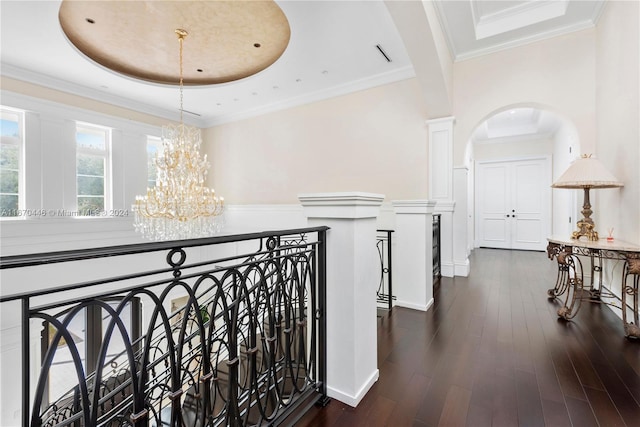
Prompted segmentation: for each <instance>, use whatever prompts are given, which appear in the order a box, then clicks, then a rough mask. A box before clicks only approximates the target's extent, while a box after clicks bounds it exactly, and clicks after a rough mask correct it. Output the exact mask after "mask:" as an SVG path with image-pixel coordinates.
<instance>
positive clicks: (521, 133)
mask: <svg viewBox="0 0 640 427" xmlns="http://www.w3.org/2000/svg"><path fill="white" fill-rule="evenodd" d="M560 126H562V121H561V119H560V118H559V117H558V116H557V115H555V114H554V113H551V112H549V111H543V110H538V109H536V108H514V109H511V110H507V111H503V112H501V113H498V114H495V115H493V116H491V117H489V118H488V119H487V120H486V121H484V122H483V123H482V124H480V126H478V127H477V128H476V130H475V132H474V133H473V135H472V137H471V139H472V141H473V142H474V143H480V144H483V143H499V142H515V141H531V140H541V139H546V138H551V137H552V136H553V135H554V134H555V132H556V131H557V130H558V129H559V128H560Z"/></svg>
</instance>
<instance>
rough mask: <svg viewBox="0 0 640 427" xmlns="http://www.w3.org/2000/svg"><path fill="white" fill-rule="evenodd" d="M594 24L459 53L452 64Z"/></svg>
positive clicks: (566, 28)
mask: <svg viewBox="0 0 640 427" xmlns="http://www.w3.org/2000/svg"><path fill="white" fill-rule="evenodd" d="M594 27H595V24H594V22H593V21H592V20H590V19H589V20H586V21H582V22H577V23H575V24H572V25H567V26H565V27H561V28H555V29H553V30H550V31H545V32H542V33H538V34H535V35H532V36H528V37H521V38H518V39H513V40H509V41H507V42H504V43H501V44H497V45H494V46H489V47H487V48H482V49H476V50H473V51H470V52H465V53H461V54H459V55H455V56H454V62H460V61H466V60H467V59H473V58H477V57H479V56H483V55H488V54H490V53H495V52H500V51H502V50H507V49H511V48H513V47H518V46H524V45H526V44H529V43H534V42H537V41H541V40H546V39H550V38H553V37H557V36H561V35H564V34H569V33H573V32H576V31H582V30H586V29H589V28H594Z"/></svg>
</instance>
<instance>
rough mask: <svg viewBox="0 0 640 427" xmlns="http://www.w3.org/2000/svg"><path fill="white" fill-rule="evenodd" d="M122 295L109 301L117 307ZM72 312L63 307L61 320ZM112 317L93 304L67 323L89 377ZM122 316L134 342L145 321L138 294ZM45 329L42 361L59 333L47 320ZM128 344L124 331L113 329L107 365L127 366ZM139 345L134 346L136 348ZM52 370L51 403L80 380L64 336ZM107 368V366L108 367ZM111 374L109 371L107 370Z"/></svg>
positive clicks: (95, 365)
mask: <svg viewBox="0 0 640 427" xmlns="http://www.w3.org/2000/svg"><path fill="white" fill-rule="evenodd" d="M120 301H121V300H120V299H118V298H117V297H114V298H112V299H111V300H110V301H108V304H109V305H110V306H111V308H113V309H114V310H115V309H117V308H118V306H119V305H120ZM68 314H69V311H68V310H67V311H63V312H62V313H60V314H58V315H57V316H56V317H57V319H58V320H60V321H61V322H62V321H63V320H64V319H65V318H66V316H67V315H68ZM111 320H112V318H111V315H110V314H109V313H108V312H107V311H106V310H102V309H101V308H100V307H98V306H95V305H91V306H89V307H86V308H84V309H82V310H80V311H79V312H78V313H76V314H75V316H74V317H73V318H72V320H71V321H70V322H69V324H68V325H67V327H66V330H67V331H68V332H69V334H70V335H71V337H72V338H73V342H74V345H75V347H76V348H77V350H78V353H79V355H80V360H81V363H82V368H83V370H84V372H85V375H86V376H87V377H88V376H89V375H90V374H91V373H93V372H95V370H96V367H97V362H98V355H99V353H100V349H101V345H102V343H103V341H104V338H105V330H106V329H107V327H108V326H109V323H110V322H111ZM120 320H122V322H123V323H124V326H125V328H126V330H127V334H128V335H129V337H130V339H131V341H132V342H135V341H136V340H137V339H138V338H139V337H140V334H141V325H142V304H141V302H140V299H139V298H133V299H132V300H131V301H129V302H127V304H126V305H125V307H124V309H123V310H122V311H121V312H120ZM42 325H43V333H42V338H41V339H42V341H41V344H42V362H44V356H45V354H46V353H47V350H48V349H49V346H50V345H51V340H52V339H53V337H54V336H55V334H56V328H55V327H54V325H53V324H51V323H49V322H47V321H44V322H43V323H42ZM125 350H126V346H125V343H124V341H123V339H122V335H121V334H120V333H119V332H118V329H117V328H116V329H114V332H113V333H112V335H111V338H110V340H109V344H108V347H107V356H106V358H105V362H106V364H105V366H108V367H110V368H113V367H114V366H120V367H125V368H126V367H128V360H127V354H126V352H125ZM135 350H136V348H134V351H135ZM50 366H51V368H50V371H49V383H48V387H47V395H48V400H49V402H50V403H53V402H56V401H58V400H60V399H63V400H64V398H63V396H65V395H66V394H67V393H69V391H73V389H74V387H76V385H77V384H78V377H77V374H76V366H75V364H74V362H73V358H72V355H71V350H70V349H69V345H68V344H67V342H65V340H64V339H61V340H60V341H59V342H58V346H57V348H56V350H55V356H54V358H53V360H52V362H51V365H50ZM107 372H108V370H107ZM104 376H105V377H108V376H109V375H108V374H104Z"/></svg>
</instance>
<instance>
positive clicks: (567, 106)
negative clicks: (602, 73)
mask: <svg viewBox="0 0 640 427" xmlns="http://www.w3.org/2000/svg"><path fill="white" fill-rule="evenodd" d="M595 79H596V75H595V30H594V29H589V30H583V31H579V32H575V33H571V34H567V35H563V36H559V37H554V38H552V39H548V40H543V41H539V42H536V43H531V44H528V45H525V46H521V47H517V48H513V49H507V50H504V51H500V52H496V53H492V54H489V55H485V56H481V57H478V58H473V59H468V60H465V61H460V62H456V63H455V64H454V98H453V99H454V116H455V118H456V126H455V136H454V138H455V139H454V165H460V164H462V163H463V162H464V154H465V149H466V146H467V143H468V142H469V140H470V137H471V135H472V133H473V131H474V130H475V128H476V126H478V125H479V124H480V123H482V122H483V121H484V120H486V119H487V118H488V117H489V116H491V115H493V114H495V113H497V112H501V111H504V110H506V109H508V108H515V107H518V106H532V107H538V108H540V109H543V110H550V111H552V112H554V113H556V114H558V115H560V116H561V117H564V118H565V119H567V120H569V121H570V122H572V123H573V124H574V125H575V126H576V128H577V130H578V135H579V137H580V142H581V144H582V146H583V148H584V149H591V150H593V147H595V134H596V124H595V121H596V120H595V91H594V88H595V84H596V80H595Z"/></svg>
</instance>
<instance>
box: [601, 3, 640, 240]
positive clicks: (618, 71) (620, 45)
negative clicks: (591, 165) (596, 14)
mask: <svg viewBox="0 0 640 427" xmlns="http://www.w3.org/2000/svg"><path fill="white" fill-rule="evenodd" d="M596 46H597V50H596V53H597V56H596V59H597V61H596V64H597V68H596V72H597V76H598V82H597V83H598V84H597V86H596V96H597V101H598V102H597V142H596V150H595V151H594V152H595V154H597V157H598V158H599V159H600V160H601V161H602V162H603V163H604V165H605V166H606V167H608V168H609V170H610V171H611V172H612V173H613V174H614V175H615V176H616V177H617V178H618V179H619V180H620V181H622V182H623V183H624V185H625V186H624V188H622V189H619V190H595V191H592V192H591V193H592V194H594V199H595V203H594V201H593V200H592V205H594V206H595V208H594V209H593V210H594V215H593V218H594V221H595V223H596V225H597V227H598V230H599V232H600V233H601V234H603V233H605V232H606V230H607V229H608V228H609V227H614V228H615V235H616V237H617V238H619V239H623V240H627V241H630V242H635V243H640V168H639V167H638V165H639V164H640V77H639V76H640V59H639V55H640V3H639V2H637V1H634V2H624V1H610V2H608V5H607V7H606V8H605V10H604V12H603V15H602V18H601V19H600V22H599V24H598V27H597V45H596Z"/></svg>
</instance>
